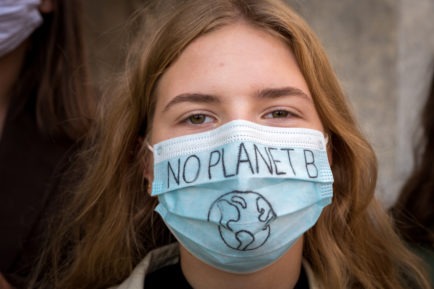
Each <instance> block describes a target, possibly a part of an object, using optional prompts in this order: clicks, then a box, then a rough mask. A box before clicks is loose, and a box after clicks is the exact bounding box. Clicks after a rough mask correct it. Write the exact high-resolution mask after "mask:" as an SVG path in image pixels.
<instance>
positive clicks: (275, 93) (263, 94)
mask: <svg viewBox="0 0 434 289" xmlns="http://www.w3.org/2000/svg"><path fill="white" fill-rule="evenodd" d="M256 95H257V97H258V98H278V97H281V96H300V97H302V98H305V99H306V100H308V101H312V99H311V98H310V97H309V96H308V95H307V94H306V93H305V92H304V91H303V90H301V89H299V88H296V87H292V86H287V87H281V88H265V89H262V90H259V91H258V92H257V93H256Z"/></svg>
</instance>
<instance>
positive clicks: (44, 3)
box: [39, 0, 70, 14]
mask: <svg viewBox="0 0 434 289" xmlns="http://www.w3.org/2000/svg"><path fill="white" fill-rule="evenodd" d="M66 1H70V0H66ZM53 10H54V0H41V4H39V11H40V12H41V13H44V14H47V13H51V12H53Z"/></svg>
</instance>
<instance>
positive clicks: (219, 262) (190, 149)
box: [152, 120, 333, 273]
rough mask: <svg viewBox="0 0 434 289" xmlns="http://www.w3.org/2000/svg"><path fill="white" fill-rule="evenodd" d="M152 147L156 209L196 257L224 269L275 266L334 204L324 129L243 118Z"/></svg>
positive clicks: (244, 270) (258, 268) (252, 270)
mask: <svg viewBox="0 0 434 289" xmlns="http://www.w3.org/2000/svg"><path fill="white" fill-rule="evenodd" d="M153 149H154V181H153V186H152V195H153V196H158V200H159V204H158V206H157V208H156V211H157V212H158V213H159V214H160V215H161V217H162V218H163V220H164V221H165V223H166V225H167V226H168V227H169V229H170V230H171V232H172V233H173V234H174V235H175V237H176V238H177V240H178V241H179V242H180V243H181V244H182V245H183V246H184V247H185V248H186V249H187V250H188V251H189V252H190V253H192V254H193V255H194V256H196V257H197V258H199V259H200V260H202V261H203V262H205V263H207V264H209V265H211V266H213V267H215V268H218V269H221V270H224V271H229V272H234V273H249V272H254V271H257V270H260V269H262V268H264V267H266V266H268V265H270V264H272V263H273V262H275V261H276V260H277V259H279V258H280V257H281V256H282V255H283V254H285V252H287V251H288V249H289V248H291V246H292V245H293V244H294V243H295V241H296V240H297V239H298V238H299V237H300V236H302V235H303V234H304V233H305V232H306V231H307V230H308V229H309V228H311V227H312V226H313V225H314V224H315V223H316V222H317V220H318V218H319V216H320V214H321V211H322V209H323V208H324V207H325V206H326V205H328V204H330V203H331V198H332V183H333V176H332V173H331V170H330V166H329V162H328V159H327V151H326V143H325V139H324V136H323V134H322V133H321V132H319V131H315V130H311V129H302V128H280V127H269V126H262V125H258V124H255V123H251V122H248V121H243V120H236V121H232V122H229V123H227V124H225V125H223V126H221V127H219V128H216V129H214V130H212V131H207V132H204V133H198V134H193V135H187V136H183V137H177V138H173V139H169V140H166V141H163V142H161V143H158V144H156V145H155V146H154V148H153Z"/></svg>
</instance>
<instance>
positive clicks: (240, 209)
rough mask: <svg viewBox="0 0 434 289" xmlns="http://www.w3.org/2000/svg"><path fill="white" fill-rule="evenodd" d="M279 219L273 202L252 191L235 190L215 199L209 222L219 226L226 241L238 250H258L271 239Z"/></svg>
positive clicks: (220, 232)
mask: <svg viewBox="0 0 434 289" xmlns="http://www.w3.org/2000/svg"><path fill="white" fill-rule="evenodd" d="M275 218H276V213H275V212H274V210H273V208H272V206H271V204H270V202H269V201H268V200H267V199H265V198H264V196H262V195H260V194H258V193H256V192H252V191H232V192H230V193H226V194H224V195H222V196H220V197H219V198H218V199H217V200H215V201H214V202H213V203H212V204H211V207H210V209H209V212H208V221H209V222H213V223H215V224H218V230H219V234H220V237H221V238H222V240H223V242H224V243H225V244H226V245H227V246H228V247H230V248H232V249H235V250H239V251H249V250H255V249H257V248H259V247H261V246H262V245H264V244H265V242H266V241H267V240H268V238H269V237H270V234H271V226H270V223H271V222H272V221H273V220H274V219H275Z"/></svg>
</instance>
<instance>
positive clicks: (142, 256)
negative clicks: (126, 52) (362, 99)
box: [33, 0, 429, 289]
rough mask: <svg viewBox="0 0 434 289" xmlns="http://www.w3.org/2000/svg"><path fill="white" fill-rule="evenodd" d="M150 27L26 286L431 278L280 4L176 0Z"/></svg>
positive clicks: (319, 59)
mask: <svg viewBox="0 0 434 289" xmlns="http://www.w3.org/2000/svg"><path fill="white" fill-rule="evenodd" d="M159 2H160V1H159ZM146 15H147V14H145V16H144V17H147V16H146ZM154 24H155V26H153V25H150V26H149V27H145V29H146V30H148V31H149V30H150V33H144V34H141V33H139V34H138V41H139V42H138V43H137V44H136V45H135V46H133V53H132V55H131V56H130V58H129V59H128V66H127V71H126V75H125V78H121V79H120V80H119V81H116V82H115V83H116V85H117V86H118V87H117V89H116V90H113V93H114V95H113V97H110V100H111V102H110V103H108V104H106V105H107V106H106V107H104V110H103V112H102V115H101V116H100V117H101V118H100V119H99V120H98V121H97V127H96V131H97V133H96V134H95V135H92V137H91V138H89V140H88V142H89V143H88V147H87V150H86V151H84V152H83V154H82V155H81V157H82V163H81V164H80V163H78V164H77V168H78V169H75V171H76V172H79V173H80V174H79V177H77V179H79V180H80V182H79V183H78V184H77V185H76V186H75V187H74V188H72V189H71V192H70V197H71V198H70V199H68V201H67V203H68V207H67V209H66V210H64V211H63V212H62V215H61V220H60V222H59V223H57V225H56V226H55V227H54V231H53V233H52V234H51V236H52V239H51V242H50V243H49V245H47V247H46V251H45V252H44V254H43V255H42V257H41V261H40V265H42V266H43V265H44V264H47V263H48V264H50V265H51V269H50V270H49V271H48V273H47V271H45V270H43V269H41V268H39V269H38V270H37V271H36V272H35V278H34V280H39V281H41V282H37V284H35V286H33V287H38V288H63V289H67V288H71V289H72V288H74V289H75V288H107V287H111V286H115V287H111V288H118V289H130V288H131V289H132V288H135V289H137V288H147V289H151V288H195V289H202V288H207V289H214V288H225V289H233V288H237V289H240V288H241V289H242V288H246V289H247V288H248V289H264V288H267V289H268V288H273V289H289V288H297V289H301V288H323V289H326V288H333V289H335V288H338V289H339V288H342V289H343V288H354V289H355V288H369V289H374V288H376V289H380V288H381V289H392V288H393V289H404V288H421V289H422V288H424V289H428V288H429V285H428V283H427V280H426V279H425V277H424V273H423V270H422V269H421V267H420V265H419V263H418V261H417V257H416V256H415V255H414V254H413V253H411V252H410V251H409V250H408V249H406V247H405V246H404V244H403V242H402V241H401V240H400V239H399V238H398V236H397V234H396V233H395V232H394V231H393V227H392V225H391V223H390V219H389V218H388V216H387V214H386V212H385V211H384V209H383V208H382V207H381V206H380V205H379V204H378V202H377V200H376V199H375V194H374V192H375V185H376V180H377V163H376V157H375V154H374V152H373V150H372V147H371V146H370V144H369V143H368V142H367V141H366V139H365V137H364V136H363V135H362V133H361V132H360V130H359V128H358V124H357V122H356V120H355V118H354V116H353V115H352V113H351V111H350V109H349V106H348V104H347V97H346V96H345V95H344V94H343V92H342V89H341V88H340V85H339V83H338V80H337V78H336V76H335V73H334V72H333V70H332V67H331V66H330V64H329V61H328V59H327V56H326V54H325V51H324V49H323V48H322V46H321V45H320V43H319V41H318V39H317V37H316V36H315V34H314V33H313V32H312V31H311V29H310V28H309V26H308V25H307V24H306V23H305V22H304V20H303V19H302V18H301V17H300V16H298V15H297V14H296V13H295V12H294V11H293V10H292V9H291V8H289V7H288V6H287V5H286V4H285V3H284V2H283V1H278V0H262V1H257V0H212V1H211V0H209V1H204V0H186V1H177V3H176V4H173V5H169V6H168V7H167V9H165V11H164V12H162V15H161V17H156V20H155V22H154ZM80 168H81V169H80ZM59 256H62V257H63V258H59ZM134 268H135V269H134ZM41 277H42V280H41V279H38V278H41Z"/></svg>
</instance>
